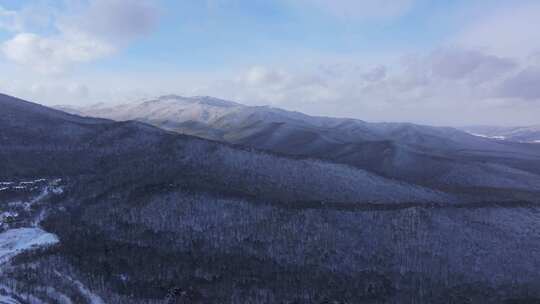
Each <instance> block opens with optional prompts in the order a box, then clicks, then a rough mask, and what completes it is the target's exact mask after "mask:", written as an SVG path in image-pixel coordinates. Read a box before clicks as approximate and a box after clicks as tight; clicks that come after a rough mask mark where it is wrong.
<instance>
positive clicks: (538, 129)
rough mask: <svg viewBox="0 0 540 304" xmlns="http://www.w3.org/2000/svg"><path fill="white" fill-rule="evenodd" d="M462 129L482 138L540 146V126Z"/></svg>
mask: <svg viewBox="0 0 540 304" xmlns="http://www.w3.org/2000/svg"><path fill="white" fill-rule="evenodd" d="M462 129H463V130H464V131H466V132H469V133H471V134H473V135H476V136H480V137H486V138H492V139H498V140H506V141H515V142H523V143H536V144H540V125H537V126H528V127H495V126H470V127H464V128H462Z"/></svg>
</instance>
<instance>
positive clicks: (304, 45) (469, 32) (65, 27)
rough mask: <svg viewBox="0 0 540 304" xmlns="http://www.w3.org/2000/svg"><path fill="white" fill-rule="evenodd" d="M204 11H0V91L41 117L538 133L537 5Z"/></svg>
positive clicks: (162, 5) (146, 4) (70, 6)
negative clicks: (206, 98)
mask: <svg viewBox="0 0 540 304" xmlns="http://www.w3.org/2000/svg"><path fill="white" fill-rule="evenodd" d="M59 2H60V3H61V4H60V5H59ZM203 2H204V1H189V0H187V1H185V3H182V4H178V2H176V1H165V0H163V1H144V0H139V1H137V0H69V1H65V2H62V1H40V2H39V4H36V2H35V1H32V2H30V1H29V2H28V3H25V4H24V5H21V6H18V7H13V6H11V7H9V6H4V5H2V1H0V33H2V35H0V39H1V41H0V50H1V54H2V57H0V68H2V70H3V71H6V72H5V73H2V74H3V75H2V76H0V91H2V92H6V93H9V94H13V95H17V96H20V97H23V98H28V99H32V100H34V101H37V102H43V103H45V104H49V105H55V104H81V103H86V104H88V103H94V102H111V103H119V102H126V101H131V100H138V99H141V98H145V97H151V96H154V95H160V94H170V93H176V94H182V95H213V96H216V97H222V98H229V99H234V100H236V101H239V102H242V103H246V104H250V105H260V104H269V105H273V106H277V107H282V108H286V109H292V110H300V111H303V112H306V113H310V114H317V115H328V116H345V117H355V118H360V119H364V120H371V121H412V122H419V123H428V124H437V125H469V124H499V125H527V124H535V123H536V124H538V123H540V119H538V117H540V39H538V38H540V37H539V35H540V34H539V32H538V30H537V29H538V27H540V23H539V22H540V21H539V20H540V3H538V2H536V1H498V2H497V4H496V5H493V3H494V2H493V1H491V2H488V1H478V2H475V4H474V5H472V4H470V2H463V3H461V4H460V5H456V7H452V8H449V7H444V5H435V4H430V5H427V4H425V3H424V2H421V1H414V0H398V1H370V0H362V1H352V0H334V1H327V0H298V1H292V0H276V1H275V3H273V4H272V5H270V4H268V3H269V2H258V1H251V2H249V3H248V2H247V1H242V0H208V1H206V2H204V3H203ZM457 2H460V1H457ZM201 3H203V4H201ZM431 6H433V7H431ZM430 8H431V9H430ZM437 12H439V13H440V12H444V14H442V13H441V15H437ZM440 16H444V18H439V17H440ZM418 20H421V21H422V22H423V23H422V24H417V23H418V22H420V21H418ZM442 24H444V26H443V25H442ZM426 25H428V26H433V29H432V28H426ZM438 27H439V28H438ZM431 32H433V33H434V34H431V36H428V34H426V33H431ZM422 35H424V36H425V37H424V36H422ZM411 41H412V42H411Z"/></svg>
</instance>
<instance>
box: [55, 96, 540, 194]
mask: <svg viewBox="0 0 540 304" xmlns="http://www.w3.org/2000/svg"><path fill="white" fill-rule="evenodd" d="M59 109H62V110H65V111H68V112H71V113H75V114H80V115H86V116H93V117H102V118H107V119H113V120H117V121H127V120H136V121H141V122H144V123H148V124H151V125H154V126H157V127H159V128H163V129H166V130H170V131H174V132H177V133H182V134H187V135H194V136H198V137H202V138H206V139H210V140H215V141H221V142H226V143H230V144H235V145H241V146H247V147H252V148H256V149H259V150H267V151H272V152H274V153H280V154H284V155H289V156H295V157H309V158H318V159H322V160H328V161H332V162H337V163H343V164H347V165H352V166H354V167H357V168H361V169H365V170H368V171H370V172H373V173H375V174H378V175H382V176H385V177H389V178H393V179H399V180H403V181H406V182H409V183H415V184H420V185H423V186H428V187H435V188H437V189H448V188H449V187H451V188H456V189H457V192H459V193H462V192H463V191H464V190H465V188H470V187H480V186H481V187H517V188H530V187H533V188H535V187H536V185H540V179H539V175H540V146H536V145H527V144H521V143H513V142H501V141H496V140H491V139H488V138H482V137H478V136H473V135H471V134H469V133H467V132H464V131H461V130H457V129H453V128H444V127H431V126H422V125H415V124H410V123H369V122H365V121H361V120H356V119H342V118H330V117H314V116H308V115H305V114H302V113H299V112H290V111H285V110H282V109H278V108H272V107H266V106H262V107H260V106H259V107H251V106H244V105H241V104H239V103H236V102H231V101H226V100H222V99H217V98H213V97H201V96H199V97H181V96H176V95H168V96H162V97H159V98H156V99H150V100H146V101H142V102H136V103H131V104H124V105H118V106H112V107H109V106H107V105H105V104H100V105H94V106H89V107H83V108H68V107H59ZM531 163H532V164H534V165H531ZM539 189H540V186H539Z"/></svg>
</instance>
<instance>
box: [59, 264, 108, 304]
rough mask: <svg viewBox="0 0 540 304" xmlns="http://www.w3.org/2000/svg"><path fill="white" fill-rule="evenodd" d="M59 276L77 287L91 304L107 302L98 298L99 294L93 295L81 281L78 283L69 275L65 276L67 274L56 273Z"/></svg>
mask: <svg viewBox="0 0 540 304" xmlns="http://www.w3.org/2000/svg"><path fill="white" fill-rule="evenodd" d="M54 273H55V274H56V275H57V276H59V277H61V278H63V279H66V280H68V281H69V282H71V283H72V284H73V285H74V286H75V287H77V289H78V290H79V292H80V293H81V294H82V295H83V296H84V297H85V298H86V299H87V300H88V301H89V302H90V303H91V304H105V301H103V299H102V298H101V297H100V296H98V295H97V294H95V293H93V292H92V291H91V290H89V289H88V288H86V286H84V284H83V283H81V282H80V281H77V280H75V279H73V278H72V277H70V276H68V275H65V274H62V273H60V272H58V271H55V272H54Z"/></svg>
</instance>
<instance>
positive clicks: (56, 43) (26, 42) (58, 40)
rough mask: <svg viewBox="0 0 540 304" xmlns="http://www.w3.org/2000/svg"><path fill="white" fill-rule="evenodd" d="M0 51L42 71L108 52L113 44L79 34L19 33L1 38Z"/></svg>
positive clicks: (111, 51)
mask: <svg viewBox="0 0 540 304" xmlns="http://www.w3.org/2000/svg"><path fill="white" fill-rule="evenodd" d="M2 52H3V53H4V55H5V56H6V57H7V58H8V59H10V60H12V61H13V62H16V63H18V64H21V65H25V66H30V67H32V68H33V69H35V70H37V71H40V72H44V73H57V72H60V71H61V70H62V69H63V68H64V67H65V66H66V65H69V64H72V63H77V62H87V61H91V60H94V59H97V58H100V57H103V56H106V55H109V54H111V53H113V52H114V48H113V47H112V46H111V45H109V44H107V43H103V42H102V41H100V40H96V39H93V38H92V37H87V36H84V35H82V34H81V35H59V36H53V37H42V36H39V35H36V34H32V33H20V34H17V35H16V36H15V37H13V38H12V39H10V40H8V41H6V42H4V44H3V45H2Z"/></svg>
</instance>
